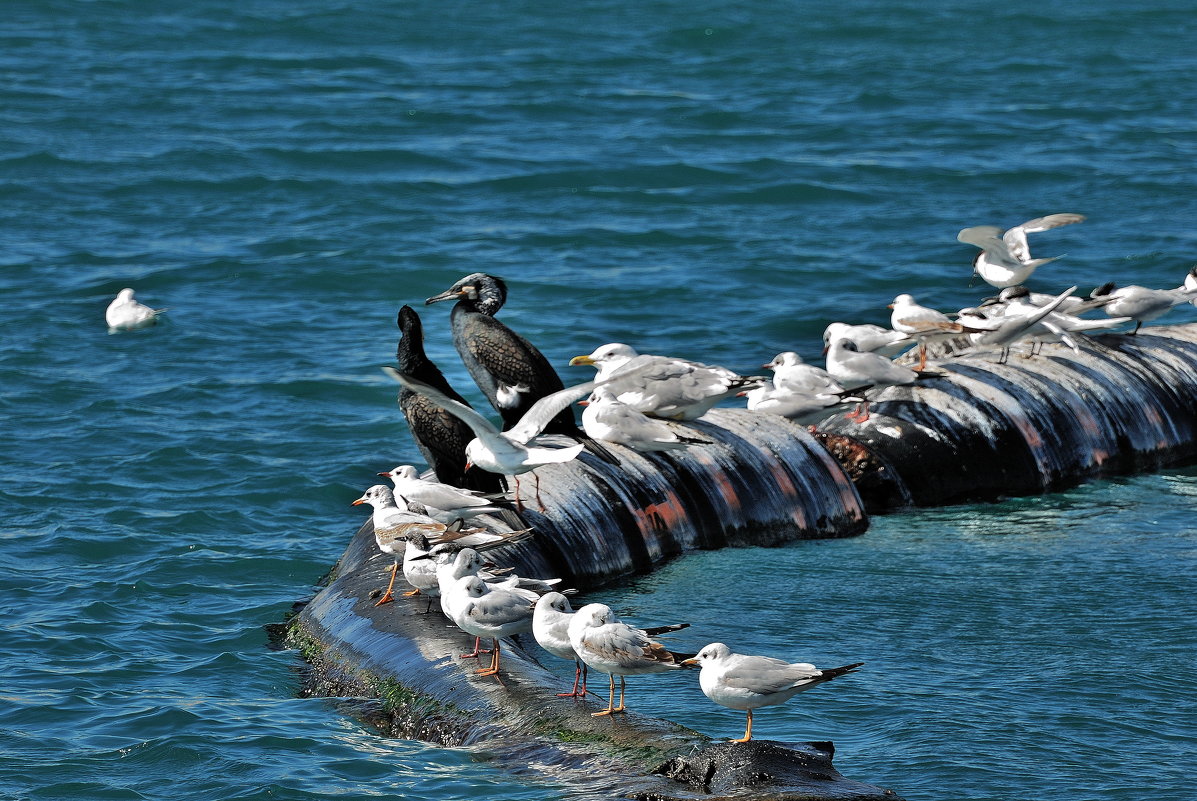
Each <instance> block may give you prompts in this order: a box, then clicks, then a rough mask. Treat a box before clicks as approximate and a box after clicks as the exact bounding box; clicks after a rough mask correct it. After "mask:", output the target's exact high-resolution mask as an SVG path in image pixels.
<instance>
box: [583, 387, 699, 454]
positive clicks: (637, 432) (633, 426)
mask: <svg viewBox="0 0 1197 801" xmlns="http://www.w3.org/2000/svg"><path fill="white" fill-rule="evenodd" d="M583 403H585V404H586V408H585V410H584V411H583V412H582V427H583V428H585V429H586V433H587V434H589V435H590V436H592V437H594V438H595V439H601V440H603V441H605V442H615V443H618V444H620V445H626V446H628V447H629V448H632V449H634V450H637V451H642V452H653V451H672V450H679V449H681V448H686V447H689V446H690V445H694V444H696V443H699V442H702V441H703V440H701V439H697V438H695V437H688V436H683V435H680V434H678V433H677V432H675V431H674V430H673V429H671V428H670V427H669V424H668V423H666V422H665V421H664V420H659V419H656V418H653V417H649V416H648V415H646V414H644V413H643V412H638V411H636V409H635V408H633V407H632V406H629V405H628V404H626V403H624V402H623V401H621V400H620V399H619V398H618V397H616V395H615V392H614V390H612V389H611V388H610V387H609V386H608V385H606V384H601V385H598V386H596V387H595V388H594V391H593V392H592V393H591V394H590V399H589V400H587V401H583Z"/></svg>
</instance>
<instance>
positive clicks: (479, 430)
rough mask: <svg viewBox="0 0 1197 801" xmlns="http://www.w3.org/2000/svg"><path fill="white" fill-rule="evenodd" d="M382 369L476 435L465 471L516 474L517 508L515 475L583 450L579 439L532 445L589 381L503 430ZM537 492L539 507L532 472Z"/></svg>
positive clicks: (458, 404) (589, 388)
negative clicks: (546, 445) (552, 445)
mask: <svg viewBox="0 0 1197 801" xmlns="http://www.w3.org/2000/svg"><path fill="white" fill-rule="evenodd" d="M382 370H383V372H385V373H386V374H387V375H389V376H390V377H391V378H393V379H395V380H396V381H398V382H399V383H400V384H402V385H403V386H405V387H407V388H408V389H410V390H411V391H412V392H417V393H419V394H421V395H423V396H424V397H426V398H428V399H429V400H431V401H433V402H434V403H436V404H437V405H438V406H440V407H441V408H442V409H444V410H445V411H447V412H448V413H449V414H451V415H453V416H454V417H456V418H458V419H459V420H461V421H462V422H463V423H465V424H466V425H468V426H469V427H470V429H471V430H472V431H473V432H474V439H472V440H470V442H469V443H468V444H467V445H466V449H465V453H466V458H467V459H468V460H469V461H468V462H467V464H466V469H469V468H470V467H478V468H481V469H483V470H486V471H487V472H490V473H499V474H500V475H509V476H514V477H515V499H516V506H517V508H519V509H522V506H521V505H520V498H519V475H520V474H521V473H527V472H530V471H533V470H535V469H536V468H537V467H540V466H541V465H546V464H554V463H559V462H568V461H570V460H572V459H573V458H574V457H576V456H577V455H578V454H579V453H581V452H582V449H583V448H584V447H585V446H584V445H582V444H581V443H579V444H577V445H571V446H569V447H567V448H556V449H553V448H544V447H540V446H538V445H536V442H535V437H536V436H537V435H538V434H540V433H541V432H542V431H543V430H544V427H545V426H546V425H548V424H549V422H550V421H551V420H552V419H553V418H554V417H556V416H557V414H558V413H559V412H561V410H562V409H565V408H567V407H568V406H569V405H570V404H571V403H573V402H574V401H576V400H578V399H579V398H581V397H583V396H584V395H587V394H589V393H590V392H591V391H592V390H593V389H594V382H593V381H587V382H586V383H584V384H578V385H577V386H573V387H567V388H566V389H563V390H559V391H557V392H554V393H552V394H551V395H546V396H545V397H543V398H541V399H540V400H538V401H536V403H534V404H533V405H532V408H530V409H529V410H528V411H527V412H526V413H525V414H524V416H523V417H522V418H520V421H519V422H518V423H516V424H515V425H514V426H512V427H511V428H510V429H509V430H507V431H500V430H499V429H498V427H497V426H495V424H494V423H492V422H491V421H490V420H487V419H486V418H485V417H483V416H482V415H481V414H479V413H478V412H476V411H475V410H473V409H471V408H470V407H469V406H466V405H465V404H464V403H461V402H460V401H456V400H453V399H452V398H450V397H449V396H448V395H446V394H445V393H443V392H441V391H440V390H438V389H436V388H435V387H431V386H429V385H428V384H425V383H424V382H423V381H418V380H416V379H414V378H412V377H411V376H410V375H407V374H405V373H401V372H399V371H398V370H396V369H395V368H393V367H383V368H382ZM533 475H535V474H533ZM536 490H537V492H536V501H537V503H539V504H540V508H541V510H542V511H543V510H544V504H543V503H541V501H540V477H539V476H536Z"/></svg>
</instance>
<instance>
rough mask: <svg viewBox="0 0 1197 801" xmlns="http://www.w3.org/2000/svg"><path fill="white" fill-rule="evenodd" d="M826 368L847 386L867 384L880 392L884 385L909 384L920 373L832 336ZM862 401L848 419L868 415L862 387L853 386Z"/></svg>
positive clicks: (863, 417)
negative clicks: (833, 338)
mask: <svg viewBox="0 0 1197 801" xmlns="http://www.w3.org/2000/svg"><path fill="white" fill-rule="evenodd" d="M827 372H828V373H830V374H831V377H832V378H834V379H835V380H836V381H838V382H839V383H840V384H842V385H844V386H849V387H871V389H870V390H869V391H870V392H871V391H874V390H875V391H876V392H880V391H881V390H883V389H886V388H887V387H895V386H900V385H902V384H913V383H914V382H915V381H917V380H918V379H919V377H920V373H919V371H917V370H911V369H910V368H908V367H902V366H901V365H898V364H894V363H893V362H891V361H890V360H889V359H887V358H885V357H884V356H881V355H879V354H877V353H861V352H860V351H859V350H857V348H856V343H854V342H852V341H851V340H848V339H836V340H833V341H832V343H831V349H830V350H829V351H828V352H827ZM855 391H856V392H858V393H859V394H860V396H861V397H862V398H864V401H863V402H862V404H861V405H860V406H859V407H858V408H857V410H856V411H855V412H853V413H852V414H849V415H848V419H849V420H853V421H855V422H858V423H863V422H864V421H866V420H868V419H869V398H868V395H867V394H866V392H865V390H863V389H857V390H855Z"/></svg>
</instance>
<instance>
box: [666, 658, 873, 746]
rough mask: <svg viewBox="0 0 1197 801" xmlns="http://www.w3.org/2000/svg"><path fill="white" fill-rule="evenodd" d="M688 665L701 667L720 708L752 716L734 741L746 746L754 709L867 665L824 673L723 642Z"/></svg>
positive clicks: (706, 688) (701, 679) (705, 687)
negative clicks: (744, 651)
mask: <svg viewBox="0 0 1197 801" xmlns="http://www.w3.org/2000/svg"><path fill="white" fill-rule="evenodd" d="M682 664H684V665H698V666H699V667H700V668H701V671H700V672H699V674H698V684H699V686H700V687H702V693H703V695H705V696H706V697H707V698H710V699H711V700H712V701H714V702H715V703H717V704H719V705H720V706H725V707H727V708H728V709H743V710H745V711H746V712H747V713H748V722H747V724H746V725H745V728H744V736H743V737H741V738H739V739H736V740H732V742H733V743H746V742H748V741H749V740H751V739H752V710H754V709H759V708H760V707H762V706H769V705H770V704H781V703H784V702H786V701H788V700H790V699H791V698H793V697H794V696H795V695H797V694H798V693H800V692H802V691H803V690H809V689H810V688H811V687H814V686H815V685H816V684H822V683H823V682H825V681H831V680H832V679H834V678H836V677H838V676H843V675H844V674H845V673H850V672H852V671H853V670H856V669H857V668H858V667H860V666H861V665H863V664H864V662H856V663H855V664H851V665H844V666H843V667H837V668H827V669H824V670H820V669H819V668H817V667H815V666H814V665H812V664H809V663H807V662H797V663H794V664H790V663H788V662H786V661H784V660H781V659H774V658H773V657H771V656H748V655H745V654H737V653H733V652H732V650H731V649H730V648H728V647H727V646H726V645H724V644H723V643H721V642H716V643H711V644H710V645H708V646H707V647H706V648H703V649H702V650H701V651H699V652H698V656H695V657H693V658H691V659H687V660H685V661H684V662H683V663H682Z"/></svg>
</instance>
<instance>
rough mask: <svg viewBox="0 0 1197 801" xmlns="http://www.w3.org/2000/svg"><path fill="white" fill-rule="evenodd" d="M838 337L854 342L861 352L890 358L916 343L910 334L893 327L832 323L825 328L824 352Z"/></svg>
mask: <svg viewBox="0 0 1197 801" xmlns="http://www.w3.org/2000/svg"><path fill="white" fill-rule="evenodd" d="M837 339H846V340H848V341H850V342H852V343H853V344H854V345H856V349H857V350H859V351H860V352H861V353H879V354H881V355H882V356H888V357H889V358H893V357H894V356H897V355H898V354H899V353H901V352H902V351H904V350H906V349H907V348H909V347H911V346H913V345H914V344H915V340H914V338H913V337H911V336H910V334H906V333H903V332H902V331H895V330H893V329H892V328H882V327H881V326H879V325H848V324H847V323H830V324H828V326H827V328H826V329H824V330H823V352H824V353H826V352H827V351H828V350H830V349H831V343H832V342H833V341H835V340H837Z"/></svg>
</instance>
